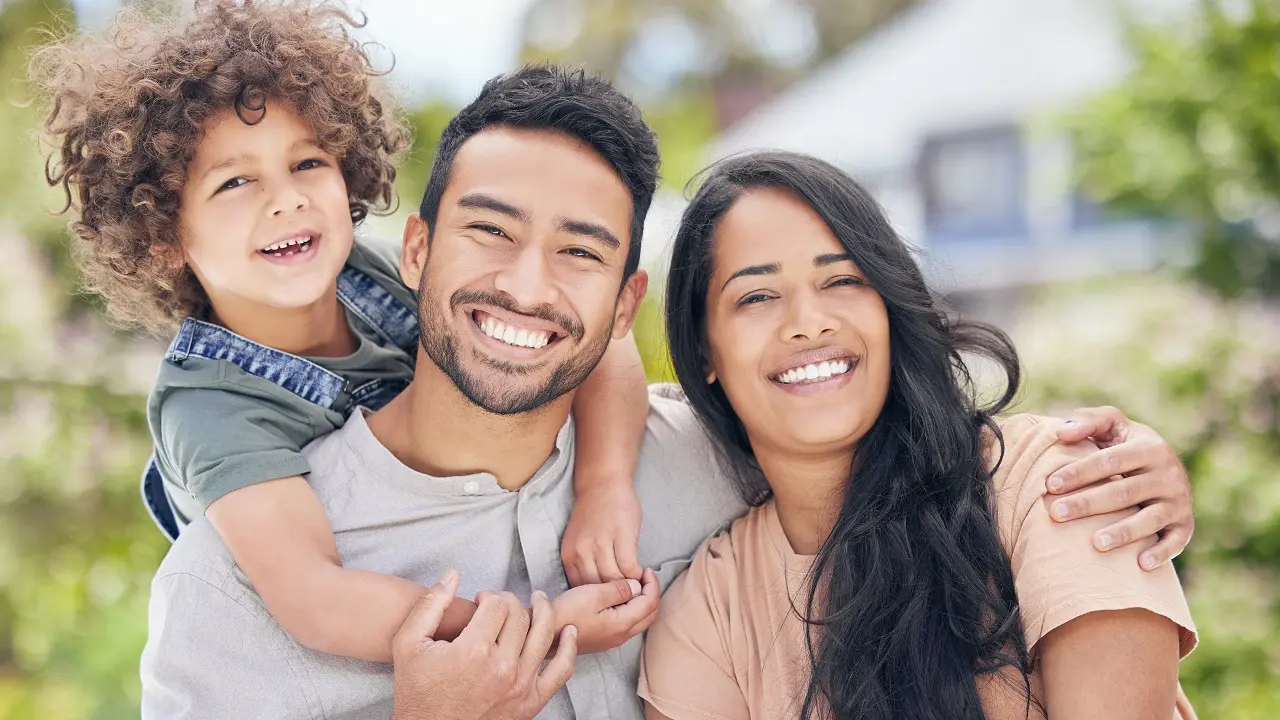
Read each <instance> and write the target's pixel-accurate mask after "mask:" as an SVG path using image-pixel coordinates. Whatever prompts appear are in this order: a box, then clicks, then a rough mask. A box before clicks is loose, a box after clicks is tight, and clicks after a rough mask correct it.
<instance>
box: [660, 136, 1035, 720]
mask: <svg viewBox="0 0 1280 720" xmlns="http://www.w3.org/2000/svg"><path fill="white" fill-rule="evenodd" d="M756 188H776V189H782V190H785V191H787V192H790V193H792V194H794V195H795V196H796V197H798V198H799V199H800V200H802V201H803V202H805V203H806V204H808V205H809V206H810V207H811V208H813V210H814V211H815V212H816V213H817V214H818V215H819V216H821V217H822V219H823V220H824V221H825V222H826V224H827V226H828V227H829V228H830V229H831V232H832V233H833V234H834V235H835V237H836V239H837V240H839V242H840V244H841V246H843V247H844V249H845V251H846V252H848V253H849V254H850V255H851V256H852V257H853V259H854V262H855V263H856V264H857V266H858V267H859V268H860V269H861V270H862V272H863V273H864V274H865V275H866V278H867V280H868V282H869V283H870V284H871V286H872V287H873V288H875V290H876V291H877V292H878V293H880V296H881V297H882V298H883V299H884V304H885V308H886V309H887V311H888V319H889V338H890V346H891V352H892V362H891V374H890V379H889V388H888V396H887V398H886V400H885V404H884V408H883V409H882V411H881V413H880V416H879V417H878V418H877V419H876V421H875V423H874V425H873V426H872V427H871V429H870V430H869V431H868V432H867V435H866V436H865V437H863V438H862V439H861V440H860V441H859V442H858V445H857V450H856V451H855V455H854V457H853V458H852V463H851V468H852V470H851V472H850V476H849V479H848V484H847V488H848V490H849V491H848V492H845V493H844V499H843V501H842V503H841V506H840V511H839V516H838V518H837V520H836V522H835V525H834V527H833V529H832V531H831V535H830V536H829V537H828V538H827V540H826V541H825V542H824V543H823V544H822V547H821V549H820V550H819V551H818V554H817V557H816V559H815V562H814V565H813V570H812V577H811V584H810V586H809V592H808V599H807V603H806V606H805V608H804V609H803V610H801V609H799V608H797V609H796V612H797V613H798V614H800V616H801V618H802V619H803V620H804V621H805V622H806V624H807V625H808V627H809V632H808V633H806V635H807V645H808V650H809V656H810V661H811V663H812V673H811V676H810V680H809V684H808V688H807V690H806V693H805V696H804V705H803V708H802V714H801V717H804V718H809V717H832V718H838V719H840V720H844V719H846V718H847V719H849V720H854V719H857V720H873V719H875V718H912V719H913V720H924V719H930V720H932V719H937V720H943V719H945V720H954V719H955V718H981V717H983V711H982V706H981V702H980V699H979V696H978V689H977V676H978V675H983V674H990V673H998V674H999V675H1000V676H1001V677H1002V681H1012V677H1013V676H1014V674H1015V673H1016V675H1017V676H1018V678H1019V679H1020V682H1013V683H1012V684H1013V685H1015V686H1016V690H1017V691H1018V692H1020V693H1024V694H1025V697H1026V698H1027V710H1028V713H1029V712H1030V709H1031V702H1032V699H1031V689H1030V680H1029V673H1030V671H1031V665H1030V660H1029V657H1028V652H1027V647H1026V640H1025V638H1024V636H1023V631H1022V624H1021V621H1020V618H1019V614H1018V604H1017V597H1016V595H1015V593H1014V585H1013V572H1012V569H1011V567H1010V563H1009V558H1008V556H1007V554H1006V553H1005V551H1004V548H1003V546H1002V545H1001V543H1000V537H999V534H998V532H997V528H996V523H995V519H994V518H995V508H994V497H993V490H992V484H991V475H992V469H990V468H988V467H987V465H986V461H985V460H984V458H985V451H986V450H987V449H988V447H990V446H989V445H988V443H992V442H995V443H999V448H1000V455H1001V456H1003V439H1002V438H1001V436H1000V432H999V428H998V427H997V426H996V424H995V422H994V420H993V419H992V418H993V415H995V414H996V413H998V412H1000V411H1001V410H1002V409H1004V408H1005V407H1007V406H1008V405H1009V403H1010V402H1012V400H1013V398H1014V396H1015V395H1016V392H1017V389H1018V383H1019V376H1020V370H1019V364H1018V358H1017V354H1016V352H1015V350H1014V347H1013V344H1012V343H1011V342H1010V341H1009V339H1008V337H1007V336H1006V335H1005V334H1004V333H1003V332H1001V331H1000V330H998V329H996V328H994V327H991V326H988V325H983V324H980V323H976V322H968V321H963V320H958V319H953V318H951V317H949V316H948V314H947V313H946V311H945V310H944V309H943V306H942V304H941V302H940V300H939V299H938V298H937V297H936V296H935V295H934V294H933V293H932V292H931V291H930V290H929V288H928V286H927V285H926V284H925V281H924V277H923V276H922V274H921V272H920V269H919V267H918V266H917V265H916V262H915V260H914V258H913V256H912V252H911V250H910V248H909V247H908V246H907V245H906V243H904V242H903V241H902V239H901V238H899V237H898V235H897V233H895V232H894V230H893V228H892V227H891V226H890V225H889V223H888V221H887V220H886V218H885V216H884V213H883V211H882V210H881V209H880V207H879V205H878V204H877V203H876V202H875V200H874V199H872V197H871V196H870V194H869V193H868V192H867V191H866V190H864V189H863V188H862V187H861V186H859V185H858V183H857V182H855V181H854V180H853V179H852V178H850V177H849V176H848V175H846V174H845V173H843V172H841V171H840V170H838V169H837V168H835V167H833V166H831V165H829V164H827V163H825V162H823V161H821V160H818V159H815V158H812V157H808V156H804V155H798V154H793V153H783V152H762V153H755V154H749V155H743V156H738V157H734V158H731V159H728V160H724V161H721V162H720V163H718V164H716V165H713V166H712V167H711V168H709V169H708V170H707V171H705V181H704V182H703V184H702V186H701V187H700V188H699V189H698V191H697V194H696V195H694V197H693V200H692V202H691V204H690V205H689V207H688V208H687V209H686V210H685V212H684V217H683V219H682V221H681V223H680V229H679V232H678V234H677V236H676V241H675V248H674V251H673V257H672V261H671V272H670V275H669V277H668V279H667V298H666V319H667V333H668V340H669V343H670V348H671V357H672V361H673V363H674V366H675V371H676V374H677V375H678V377H679V379H680V384H681V386H683V388H684V391H685V393H686V395H687V396H688V398H689V402H690V404H691V405H692V407H693V410H694V412H695V413H696V414H697V416H698V418H699V419H700V421H701V422H702V424H703V425H704V426H705V427H706V428H707V430H708V431H709V432H710V433H711V435H712V437H713V438H714V439H715V440H716V444H717V445H718V446H719V448H720V450H721V451H722V453H723V455H724V459H725V460H726V461H727V462H728V464H729V466H730V467H731V468H733V469H734V470H735V471H736V472H735V478H736V481H737V483H738V489H739V491H740V492H741V494H742V495H743V497H744V499H746V500H747V502H750V503H752V504H757V505H758V504H761V503H763V502H764V501H765V500H767V499H768V498H769V497H770V495H771V493H770V491H769V488H768V485H767V484H765V483H764V481H763V477H762V475H761V472H760V469H759V465H758V463H757V462H756V460H755V456H754V455H753V453H752V449H751V445H750V443H749V441H748V440H747V434H746V430H745V429H744V427H743V425H742V422H741V420H739V418H738V415H737V414H736V413H735V412H734V410H733V408H732V406H731V405H730V404H729V400H728V398H727V397H726V396H725V393H724V391H723V390H722V389H721V387H720V385H719V383H713V384H710V385H709V384H707V382H706V381H705V378H706V376H707V375H706V374H707V367H708V358H709V357H710V355H709V353H708V348H707V328H706V322H707V313H706V308H707V291H708V287H709V283H710V279H711V274H712V271H713V263H714V236H715V232H716V227H717V225H718V224H719V222H720V220H721V218H723V217H724V215H725V213H727V212H728V211H729V209H730V208H731V207H733V205H734V203H735V202H737V201H738V200H739V199H740V198H741V197H742V196H743V195H744V194H745V193H747V192H749V191H751V190H752V189H756ZM962 353H973V354H977V355H982V356H985V357H988V358H990V359H991V360H993V361H994V362H995V364H996V365H998V366H999V367H1000V368H1001V369H1002V370H1003V371H1004V374H1005V377H1006V383H1005V387H1004V391H1003V393H1001V395H1000V397H999V398H998V399H997V400H996V401H995V402H994V403H992V404H990V405H987V406H985V407H983V406H980V405H979V402H978V400H977V398H976V390H975V387H974V383H973V380H972V377H971V375H970V372H969V369H968V367H967V366H966V364H965V360H964V357H963V356H962ZM1010 668H1011V669H1012V670H1013V671H1014V672H1009V671H1008V670H1006V669H1010Z"/></svg>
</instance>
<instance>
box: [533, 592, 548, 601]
mask: <svg viewBox="0 0 1280 720" xmlns="http://www.w3.org/2000/svg"><path fill="white" fill-rule="evenodd" d="M533 597H534V599H537V598H542V599H543V600H546V599H547V594H546V593H544V592H542V591H541V590H534V591H533Z"/></svg>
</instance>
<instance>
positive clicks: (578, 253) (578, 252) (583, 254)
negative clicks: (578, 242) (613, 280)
mask: <svg viewBox="0 0 1280 720" xmlns="http://www.w3.org/2000/svg"><path fill="white" fill-rule="evenodd" d="M565 252H567V253H569V254H570V255H572V256H574V257H579V258H584V259H587V260H595V261H597V262H599V261H600V256H599V255H596V254H595V253H593V252H591V251H590V250H588V249H586V248H580V247H574V248H569V249H567V250H565Z"/></svg>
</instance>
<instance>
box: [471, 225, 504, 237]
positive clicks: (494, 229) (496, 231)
mask: <svg viewBox="0 0 1280 720" xmlns="http://www.w3.org/2000/svg"><path fill="white" fill-rule="evenodd" d="M467 227H469V228H471V229H473V230H479V231H481V232H486V233H489V234H490V235H495V236H497V237H506V236H507V234H506V233H505V232H503V231H502V228H500V227H498V226H497V225H490V224H488V223H472V224H470V225H468V226H467Z"/></svg>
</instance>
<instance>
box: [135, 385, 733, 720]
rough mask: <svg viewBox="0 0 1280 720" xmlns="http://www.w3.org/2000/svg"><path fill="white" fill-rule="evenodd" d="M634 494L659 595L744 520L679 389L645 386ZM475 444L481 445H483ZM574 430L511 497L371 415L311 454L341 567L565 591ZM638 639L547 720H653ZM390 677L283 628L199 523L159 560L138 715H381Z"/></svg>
mask: <svg viewBox="0 0 1280 720" xmlns="http://www.w3.org/2000/svg"><path fill="white" fill-rule="evenodd" d="M649 400H650V411H649V419H648V423H647V428H646V434H645V438H644V441H643V443H642V444H641V447H640V459H639V465H638V467H637V472H636V492H637V494H638V496H639V498H640V503H641V506H642V509H643V512H644V522H643V527H642V528H641V532H640V546H639V556H640V562H641V563H642V564H643V565H645V566H647V567H651V568H654V569H655V570H656V571H657V572H658V577H659V581H660V582H661V583H662V587H663V588H664V589H665V588H666V587H668V586H669V585H670V583H671V581H672V580H674V579H675V577H676V576H677V575H678V574H679V573H680V572H681V571H683V570H684V568H685V567H687V566H688V563H689V558H690V557H691V556H692V555H693V552H694V551H695V550H696V549H697V548H698V545H699V544H700V543H701V542H702V541H703V540H704V539H705V538H707V537H708V536H709V535H711V534H713V533H715V532H716V531H718V530H719V529H721V528H722V527H724V526H725V525H727V523H728V522H729V521H730V520H732V519H733V518H735V517H737V516H739V515H741V514H742V513H743V512H745V510H746V507H745V505H743V503H742V502H741V500H739V499H738V497H737V495H736V494H735V493H734V491H733V489H732V488H731V485H730V483H729V479H728V478H727V477H726V475H725V474H724V472H723V471H722V470H721V468H720V465H719V463H717V461H716V458H715V455H714V452H713V449H712V446H711V443H710V440H709V439H708V438H707V437H706V435H705V434H704V433H703V431H702V430H701V428H700V427H699V426H698V424H697V421H696V420H695V418H694V416H693V413H692V411H691V410H690V408H689V407H688V405H687V404H685V402H684V400H683V398H682V397H681V396H680V394H679V391H678V389H675V388H673V387H672V386H654V387H652V388H650V398H649ZM476 442H479V443H483V442H484V438H477V439H476ZM573 442H574V434H573V423H572V421H569V422H567V423H566V424H565V426H564V428H562V429H561V431H560V434H559V436H558V437H557V439H556V449H555V451H554V452H553V453H552V455H551V457H550V458H548V459H547V461H546V463H544V464H543V466H542V468H541V469H539V470H538V472H537V473H536V474H534V476H533V477H532V478H531V479H530V480H529V482H528V483H527V484H526V485H525V486H524V487H523V488H521V489H520V490H519V491H517V492H509V491H506V490H503V489H502V488H501V487H499V486H498V484H497V482H496V480H495V479H494V477H493V476H492V475H489V474H477V475H467V476H461V477H447V478H437V477H430V476H427V475H423V474H421V473H418V472H415V471H413V470H411V469H409V468H408V467H406V466H404V465H403V464H401V463H400V462H399V461H398V460H396V459H395V457H394V456H392V455H391V453H390V452H389V451H387V450H386V448H384V447H383V446H382V445H381V444H380V443H379V442H378V441H377V439H376V438H374V436H373V435H372V433H371V432H370V431H369V427H368V425H367V423H366V422H365V420H364V416H363V414H361V413H360V412H357V413H355V414H353V415H352V416H351V417H350V418H349V419H348V420H347V423H346V425H345V426H344V427H343V428H342V429H340V430H338V431H336V432H334V433H333V434H331V435H328V436H327V437H324V438H321V439H320V440H317V441H316V442H314V443H312V444H311V445H309V446H307V447H306V448H305V449H304V451H303V452H304V454H305V455H306V457H307V459H308V461H309V462H310V463H311V467H312V472H311V474H310V476H309V480H310V482H311V485H312V487H313V488H315V491H316V494H317V495H318V496H319V497H320V499H321V501H322V502H323V503H324V506H325V509H326V511H327V513H328V515H329V521H330V523H331V524H332V526H333V530H334V535H335V537H336V538H337V542H338V550H339V553H340V554H341V556H342V561H343V564H344V565H346V566H347V567H353V568H361V569H364V570H372V571H375V572H381V573H387V574H392V575H399V576H401V577H404V578H408V579H409V580H412V581H414V582H418V583H421V584H423V585H429V584H432V583H434V582H435V581H436V580H437V579H438V578H439V577H440V575H442V574H443V573H444V572H445V570H447V569H449V568H457V569H458V570H459V572H460V573H461V575H462V582H461V587H460V589H459V595H460V596H463V597H474V595H475V593H477V592H479V591H481V590H510V591H512V592H514V593H515V594H516V595H517V596H518V597H520V598H521V599H522V600H523V601H524V602H526V603H528V600H529V596H530V594H531V593H532V591H533V590H543V591H545V592H546V593H547V594H548V595H549V596H551V597H555V596H556V595H559V594H560V593H562V592H564V591H565V590H566V589H568V581H567V579H566V578H565V573H564V566H563V565H562V563H561V559H560V540H561V538H562V537H563V535H564V531H565V528H566V526H567V525H568V522H569V513H570V510H571V509H572V504H573V454H574V448H573ZM640 645H641V639H640V638H638V637H637V638H633V639H632V640H630V641H629V642H627V643H626V644H625V645H623V646H622V647H619V648H615V649H613V650H609V651H606V652H603V653H596V654H594V655H584V656H580V657H579V659H578V662H577V667H576V670H575V672H574V676H573V678H572V679H571V680H570V681H569V683H568V685H567V686H566V688H565V689H564V690H561V691H560V693H558V694H557V695H556V697H555V698H553V699H552V701H551V703H549V704H548V705H547V707H546V708H545V709H544V710H543V712H542V713H541V714H540V715H539V717H540V718H548V719H556V720H562V719H568V718H574V717H577V718H584V719H593V720H594V719H595V718H635V719H636V720H639V718H641V717H642V716H643V710H642V706H641V704H640V701H639V700H638V699H637V697H636V694H635V690H636V682H637V678H638V674H639V656H640ZM391 680H392V668H391V665H389V664H385V663H373V662H366V661H360V660H353V659H349V658H343V657H338V656H334V655H328V654H324V653H319V652H315V651H312V650H309V649H307V648H305V647H303V646H301V645H299V644H298V643H297V642H295V641H294V640H293V639H292V638H291V637H290V636H289V634H288V633H286V632H285V631H284V629H282V628H281V627H280V625H279V624H278V623H276V621H275V620H274V619H272V617H271V615H270V613H268V612H267V609H266V607H265V606H264V605H263V603H262V600H261V599H260V598H259V597H258V595H257V594H256V593H254V591H253V588H252V587H251V586H250V584H249V581H248V580H247V579H246V578H245V576H244V574H243V573H242V572H241V571H240V569H239V568H238V567H237V566H236V565H235V562H234V561H233V560H232V559H231V556H230V554H229V553H228V552H227V550H226V548H225V546H224V545H223V544H222V541H221V540H220V539H219V537H218V534H217V533H216V532H214V530H213V528H212V527H211V526H210V525H209V523H208V520H206V519H204V518H201V519H200V520H198V521H196V522H194V523H192V525H191V526H190V527H188V528H187V529H186V530H185V531H183V533H182V535H181V536H180V537H179V538H178V541H177V542H176V543H175V544H174V546H173V548H172V549H171V550H170V551H169V554H168V555H167V556H166V557H165V559H164V562H163V563H161V565H160V569H159V571H158V572H157V573H156V577H155V580H154V581H153V583H152V589H151V607H150V614H149V632H148V639H147V646H146V649H145V650H144V651H143V654H142V714H143V717H144V718H147V719H155V720H169V719H173V718H184V719H189V720H192V719H197V718H210V719H213V718H218V719H222V718H249V717H261V718H267V717H270V718H326V720H342V719H346V718H352V719H354V718H362V719H363V718H378V717H382V718H386V717H389V716H390V714H391V696H392V682H391Z"/></svg>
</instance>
